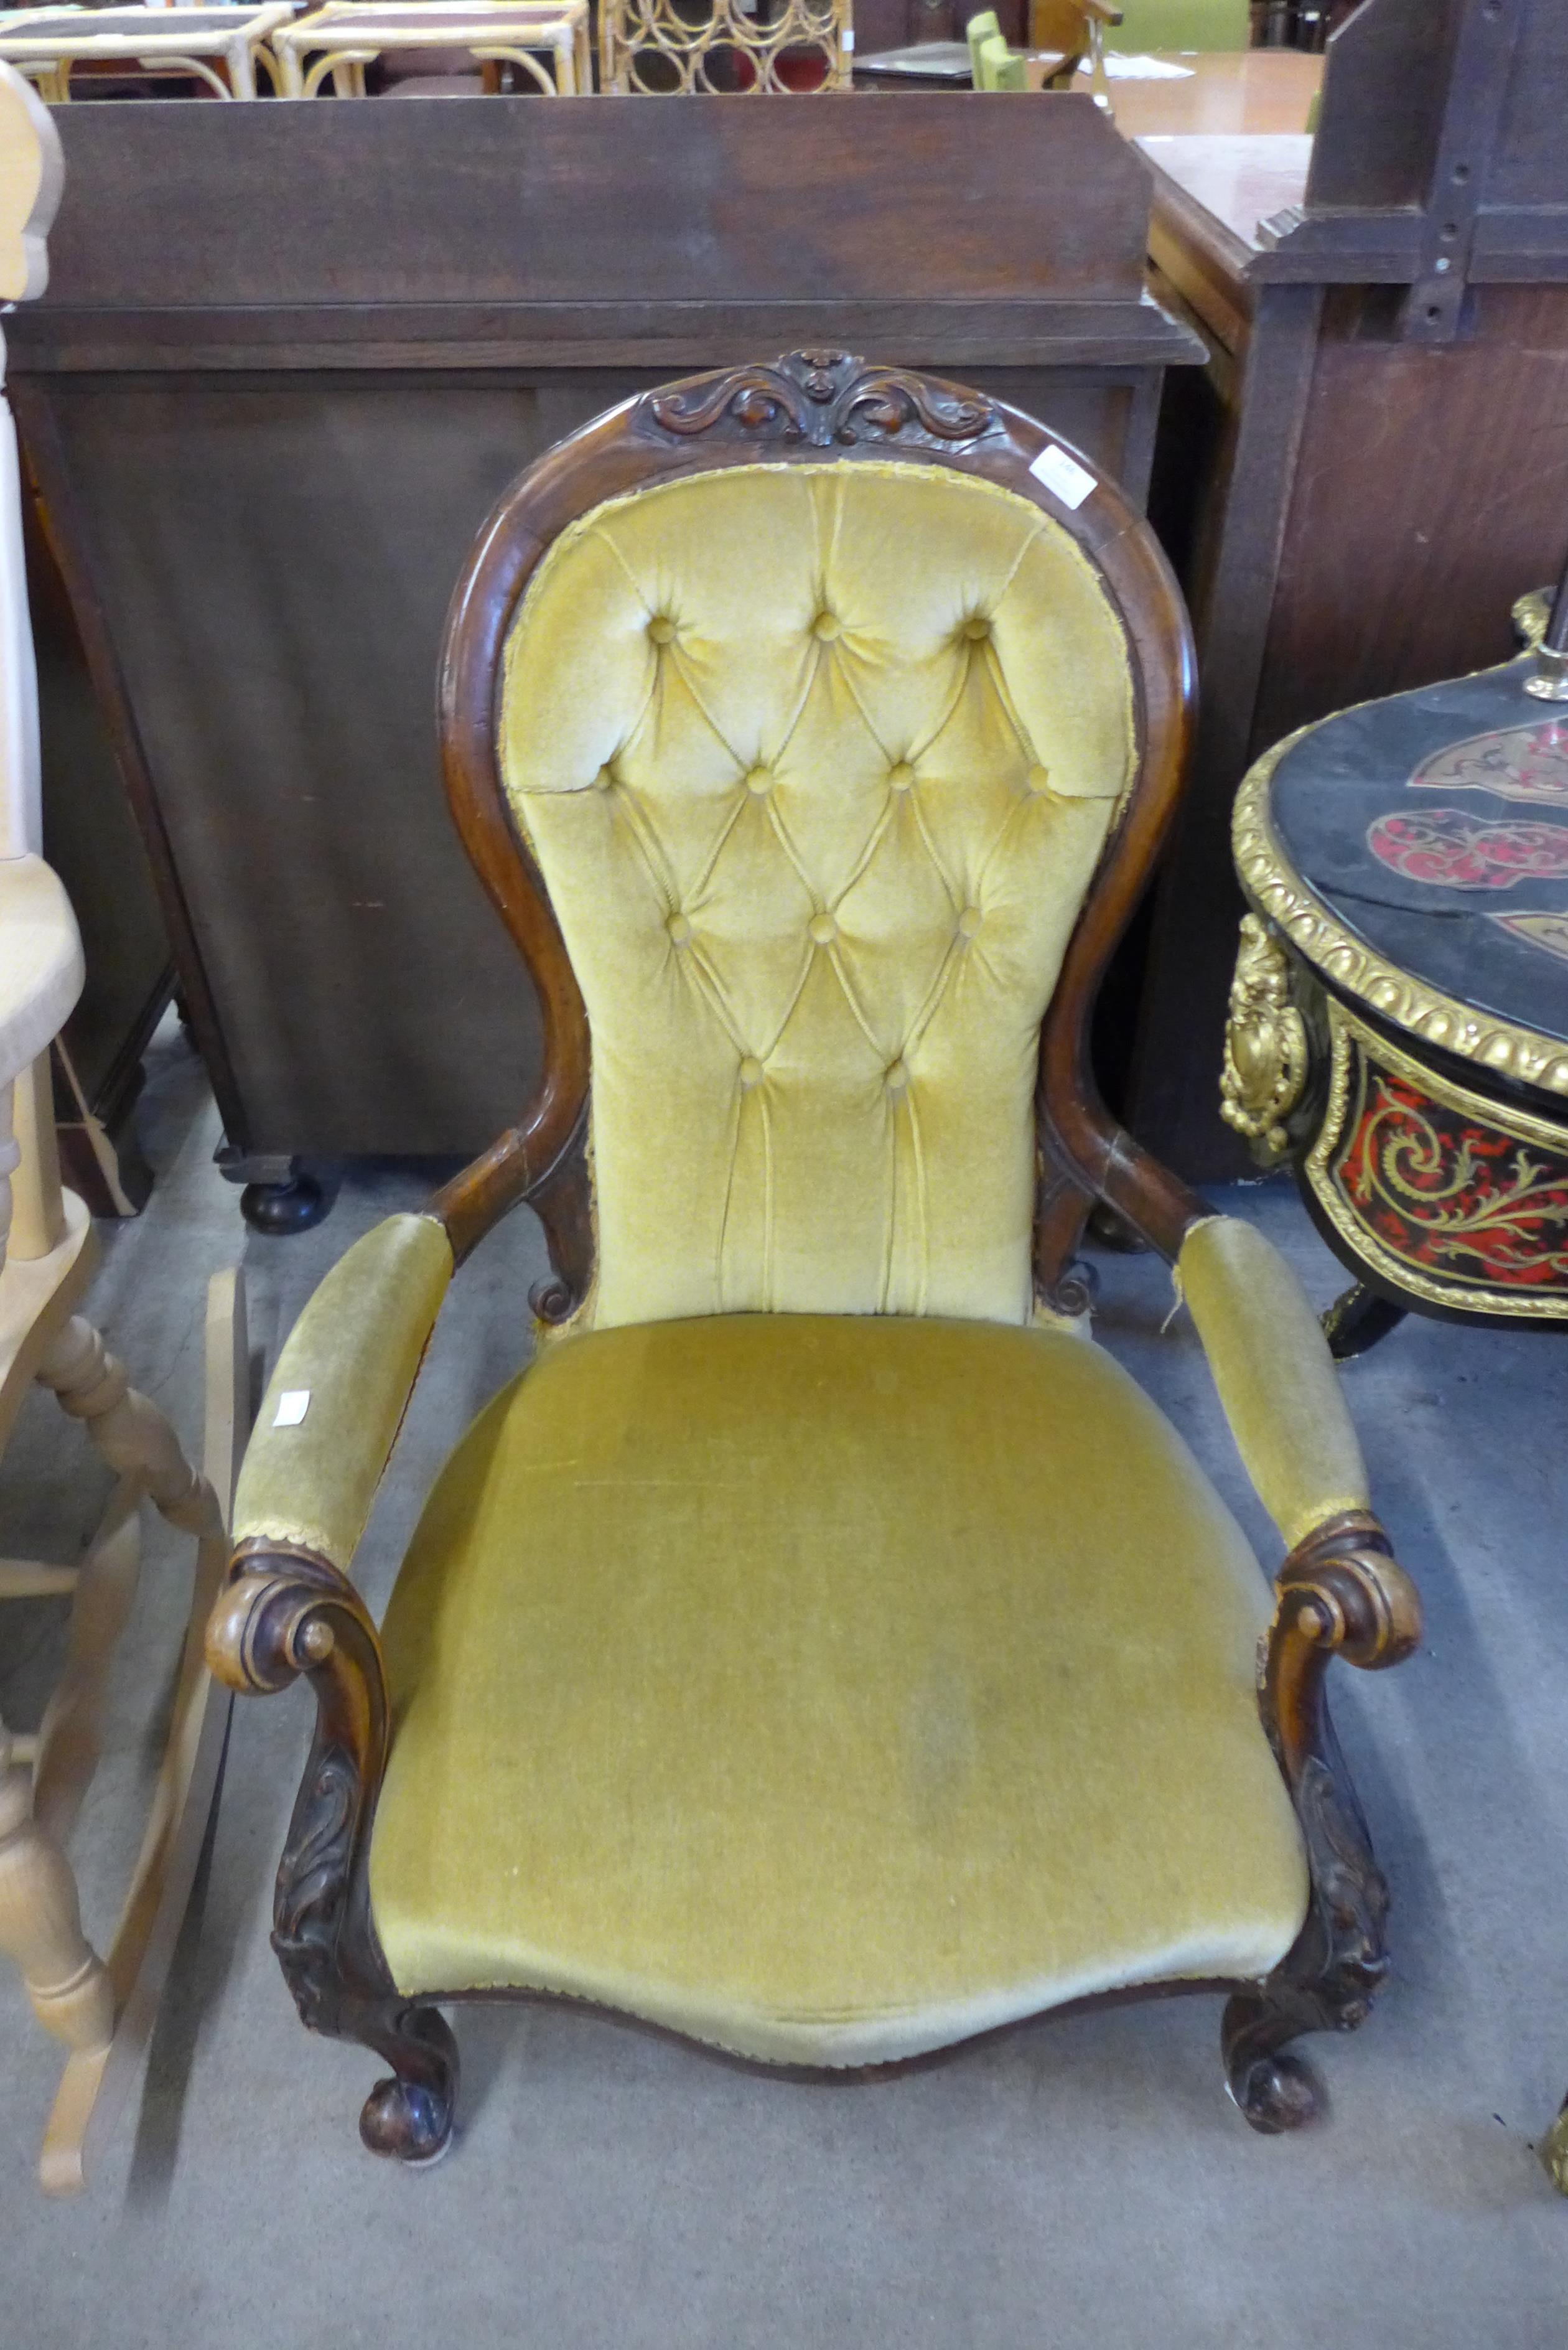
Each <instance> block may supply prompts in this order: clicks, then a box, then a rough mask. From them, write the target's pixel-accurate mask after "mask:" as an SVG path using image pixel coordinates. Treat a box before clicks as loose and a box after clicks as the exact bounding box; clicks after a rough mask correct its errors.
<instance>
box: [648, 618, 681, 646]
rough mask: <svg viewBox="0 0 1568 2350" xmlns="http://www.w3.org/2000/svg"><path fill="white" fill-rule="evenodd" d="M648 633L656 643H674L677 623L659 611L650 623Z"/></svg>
mask: <svg viewBox="0 0 1568 2350" xmlns="http://www.w3.org/2000/svg"><path fill="white" fill-rule="evenodd" d="M648 633H649V636H650V637H651V638H652V639H653V641H654V643H655V644H656V645H668V644H672V643H673V642H674V639H675V623H674V621H673V620H671V619H667V618H666V617H665V615H664V614H663V613H662V612H659V613H657V614H656V615H655V616H654V618H653V619H651V620H649V624H648Z"/></svg>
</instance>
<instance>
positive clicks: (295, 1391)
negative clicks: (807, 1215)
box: [272, 1388, 310, 1428]
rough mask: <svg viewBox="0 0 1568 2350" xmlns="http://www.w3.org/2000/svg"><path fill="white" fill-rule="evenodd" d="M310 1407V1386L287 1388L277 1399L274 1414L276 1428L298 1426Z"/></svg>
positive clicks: (273, 1419) (273, 1422) (273, 1420)
mask: <svg viewBox="0 0 1568 2350" xmlns="http://www.w3.org/2000/svg"><path fill="white" fill-rule="evenodd" d="M309 1409H310V1389H309V1388H285V1389H284V1391H283V1393H282V1395H280V1396H279V1398H278V1399H277V1409H276V1410H275V1412H274V1414H273V1416H272V1424H273V1426H274V1427H275V1428H297V1427H298V1426H299V1423H300V1421H301V1420H302V1419H304V1418H305V1415H306V1412H307V1411H308V1410H309Z"/></svg>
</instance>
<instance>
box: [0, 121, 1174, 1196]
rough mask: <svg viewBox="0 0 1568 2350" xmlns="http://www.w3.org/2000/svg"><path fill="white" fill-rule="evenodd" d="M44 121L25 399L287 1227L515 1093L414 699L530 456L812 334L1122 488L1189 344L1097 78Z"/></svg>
mask: <svg viewBox="0 0 1568 2350" xmlns="http://www.w3.org/2000/svg"><path fill="white" fill-rule="evenodd" d="M981 108H983V109H985V112H984V114H983V115H981V116H979V117H977V115H976V112H975V109H981ZM977 120H979V121H983V123H984V125H985V134H984V136H981V135H978V133H977V128H976V125H977ZM59 125H60V131H61V136H62V140H63V142H64V147H65V155H66V189H65V197H64V201H63V203H62V204H61V208H60V213H59V216H58V220H57V224H56V228H55V232H54V234H53V237H52V239H51V243H50V283H49V286H48V291H47V295H46V296H44V298H43V299H42V300H41V301H39V302H37V303H36V304H32V305H30V306H29V307H28V309H27V311H26V313H25V314H22V315H20V316H18V317H17V318H16V320H15V322H14V325H13V327H12V328H11V330H10V331H9V333H8V337H7V339H8V342H9V346H10V389H11V394H12V398H13V400H14V402H15V406H16V414H17V419H18V422H19V424H20V426H21V430H22V433H23V437H24V441H25V443H26V450H27V453H28V457H29V460H30V462H31V463H32V465H33V467H34V469H35V472H36V475H37V478H38V481H39V484H40V486H41V489H42V492H43V495H44V498H45V500H46V502H47V508H48V512H49V515H50V520H51V526H52V529H53V532H54V535H55V539H56V543H57V551H58V553H59V556H60V560H61V564H62V567H63V569H64V571H65V574H66V577H67V584H68V587H69V590H70V595H71V599H72V604H73V607H74V608H75V611H76V615H77V619H78V625H79V627H80V630H81V635H82V639H83V642H84V644H85V646H86V649H87V654H88V661H89V663H90V666H91V670H92V675H93V681H94V685H95V688H96V691H97V695H98V698H99V703H100V705H101V706H102V708H103V710H104V711H105V712H106V713H107V715H108V718H109V724H110V728H111V732H112V733H113V737H114V742H115V748H116V752H117V754H118V759H119V769H120V773H121V775H122V777H123V779H124V783H125V785H126V788H127V790H128V792H129V794H130V800H131V804H132V805H133V806H134V808H135V810H136V814H137V816H138V818H139V820H140V827H141V832H142V836H143V838H144V839H145V841H146V844H147V847H148V849H149V852H150V855H151V862H152V865H153V868H154V871H155V874H156V877H157V880H158V885H159V889H160V894H161V899H162V905H163V911H164V916H165V919H166V920H167V923H168V928H169V934H170V938H171V943H172V948H173V952H174V957H175V962H176V965H177V968H178V972H179V976H180V980H181V983H182V993H183V995H184V998H185V1000H186V1003H188V1006H189V1010H190V1015H191V1019H192V1024H193V1026H194V1030H195V1034H196V1035H197V1038H198V1040H199V1042H200V1044H201V1046H202V1052H203V1054H204V1055H205V1057H206V1059H207V1062H208V1065H209V1067H210V1068H211V1071H212V1076H213V1085H214V1087H215V1088H216V1092H217V1096H218V1101H219V1105H220V1107H221V1109H222V1113H223V1121H224V1126H225V1129H226V1132H227V1136H228V1140H229V1146H230V1153H229V1159H228V1165H229V1169H230V1171H231V1172H234V1174H235V1175H236V1176H238V1177H240V1178H241V1179H242V1180H247V1181H248V1182H249V1183H250V1184H251V1185H252V1187H253V1188H252V1190H251V1191H249V1192H248V1193H247V1203H248V1205H247V1211H248V1212H250V1213H251V1214H252V1215H253V1217H254V1219H255V1220H256V1221H259V1222H262V1223H263V1224H264V1225H267V1226H269V1228H274V1229H276V1228H284V1227H286V1226H287V1224H288V1223H289V1222H291V1221H293V1222H303V1221H306V1220H307V1219H308V1218H309V1217H310V1216H311V1215H312V1214H313V1213H314V1212H316V1211H317V1208H318V1206H319V1204H320V1203H319V1200H318V1199H317V1198H315V1197H314V1196H313V1194H312V1190H311V1186H310V1183H309V1181H308V1180H304V1181H301V1180H296V1178H297V1176H298V1172H299V1170H296V1169H295V1168H294V1167H293V1166H292V1165H291V1161H293V1160H294V1159H296V1157H300V1156H304V1157H307V1158H308V1157H325V1158H329V1159H342V1158H347V1157H351V1156H357V1155H360V1154H371V1153H391V1154H409V1155H431V1156H437V1155H441V1156H444V1155H447V1154H455V1153H470V1152H473V1151H476V1150H478V1149H481V1148H483V1145H484V1144H485V1143H487V1142H488V1141H489V1140H490V1139H492V1137H493V1135H494V1134H495V1133H497V1132H498V1131H499V1130H500V1129H501V1128H503V1127H504V1125H505V1124H507V1122H508V1121H509V1120H510V1119H511V1118H513V1117H514V1114H515V1111H516V1109H517V1107H518V1105H519V1103H520V1102H521V1101H522V1100H523V1099H524V1097H525V1096H526V1095H527V1093H528V1092H529V1090H530V1089H531V1087H532V1086H533V1084H534V1080H535V1072H536V1067H537V1059H538V1049H539V1046H538V1024H537V1015H536V1012H535V1003H534V1000H533V997H532V994H531V992H530V989H529V985H528V982H527V980H526V978H525V976H524V972H523V969H522V967H521V965H520V963H519V962H518V961H517V958H516V956H515V954H514V951H513V949H512V947H511V945H510V943H509V941H507V939H506V937H505V935H504V931H502V928H501V925H500V923H499V922H498V920H496V918H495V916H494V914H493V912H492V910H491V909H490V907H489V905H488V903H487V902H486V900H485V899H484V898H483V893H482V891H481V889H480V887H479V884H478V882H477V881H476V879H474V877H473V875H472V872H471V870H470V868H469V866H468V863H467V860H466V858H464V856H463V854H462V849H461V848H460V847H459V846H458V843H457V840H456V838H455V837H454V836H453V834H452V829H451V826H450V824H449V821H448V817H447V814H446V808H445V803H444V800H443V797H442V794H441V785H440V781H439V776H438V772H437V766H436V755H435V740H434V728H433V719H432V704H433V692H434V679H435V664H436V653H437V647H438V644H439V640H440V636H441V624H442V619H443V617H444V614H445V609H446V604H447V599H448V597H449V595H450V592H451V589H452V584H453V582H454V580H455V579H456V577H457V573H458V570H459V567H460V566H461V564H462V560H463V558H464V556H465V555H466V552H467V549H468V546H469V545H470V542H471V540H472V536H473V535H474V533H475V531H476V530H477V529H478V527H479V525H480V524H481V523H482V522H483V518H484V515H486V513H487V512H488V510H489V508H490V507H491V505H492V504H493V502H494V501H495V499H496V498H497V497H498V496H499V494H500V493H501V492H502V490H503V489H504V487H505V486H506V485H507V484H508V483H509V482H510V481H511V480H512V479H513V478H514V475H515V474H516V473H518V472H519V471H520V470H521V469H522V468H523V467H524V465H525V464H527V463H529V461H530V460H531V459H532V458H534V457H535V456H536V455H537V454H538V453H539V452H541V451H542V450H543V449H545V447H547V446H548V445H549V443H550V442H553V441H555V440H556V439H557V438H558V437H559V436H560V435H561V434H563V433H565V432H568V431H570V430H571V429H572V428H573V427H574V426H576V425H577V424H578V423H580V422H582V421H585V420H586V419H587V418H588V417H590V416H592V415H593V414H595V413H596V412H597V411H599V410H601V409H603V408H605V407H607V406H608V405H610V404H611V403H612V402H614V401H615V400H618V399H621V398H623V397H625V396H626V395H627V394H628V393H629V392H631V391H634V390H638V389H639V388H641V387H643V386H646V385H649V384H651V383H656V382H658V381H659V380H664V379H667V378H669V377H671V376H675V375H679V374H680V373H682V372H687V371H691V370H694V369H699V368H702V367H709V366H713V365H717V364H720V363H722V362H724V361H730V360H738V359H755V358H768V357H772V356H774V354H776V353H777V352H779V351H781V350H784V349H788V348H794V347H799V346H802V345H807V346H815V345H826V346H835V347H838V348H847V349H851V350H855V351H857V352H861V353H864V354H865V355H867V356H868V357H870V358H874V359H881V360H891V361H903V362H909V363H916V364H919V365H922V366H926V367H929V368H931V369H935V370H937V371H938V372H940V373H945V374H947V375H950V376H952V377H956V378H959V379H961V380H971V381H973V382H976V383H978V384H980V385H981V386H983V387H984V388H986V389H987V390H991V391H992V392H994V393H996V394H997V395H999V396H1000V397H1002V398H1004V399H1007V400H1013V401H1016V402H1017V403H1018V404H1019V405H1021V406H1022V407H1023V408H1025V409H1028V410H1030V411H1032V412H1033V413H1035V414H1038V415H1040V416H1042V417H1044V419H1045V420H1046V421H1049V422H1050V423H1051V424H1052V425H1053V426H1054V428H1055V429H1056V431H1057V432H1060V433H1061V434H1062V435H1063V436H1064V438H1066V439H1067V440H1069V441H1072V442H1076V443H1078V444H1079V445H1081V446H1082V447H1083V448H1085V450H1086V451H1088V452H1090V453H1091V454H1092V455H1093V456H1094V457H1096V459H1097V460H1098V461H1100V462H1101V463H1105V464H1106V465H1108V466H1109V467H1110V468H1111V469H1112V470H1113V471H1114V472H1116V473H1118V474H1119V475H1120V476H1121V478H1122V479H1123V481H1124V482H1125V483H1126V484H1127V485H1128V487H1129V489H1130V490H1131V492H1132V494H1133V495H1134V496H1135V497H1139V498H1141V496H1142V495H1143V493H1144V490H1145V487H1146V484H1147V478H1148V473H1149V466H1150V461H1151V456H1152V451H1153V441H1154V432H1155V426H1156V421H1157V416H1158V406H1159V399H1160V391H1161V386H1162V382H1163V380H1164V376H1165V372H1166V370H1167V369H1168V367H1169V366H1170V365H1171V364H1172V363H1178V364H1192V363H1196V362H1198V361H1199V360H1201V359H1202V356H1203V345H1202V343H1201V341H1200V340H1199V338H1198V337H1197V335H1196V334H1195V333H1194V332H1193V331H1192V330H1191V328H1189V327H1187V326H1185V325H1179V324H1177V323H1176V322H1175V321H1174V320H1173V319H1172V318H1171V317H1169V316H1168V315H1167V313H1166V312H1165V311H1163V310H1162V309H1161V308H1160V307H1158V305H1157V304H1156V303H1155V302H1154V301H1153V300H1152V299H1151V298H1150V297H1149V296H1148V295H1147V291H1146V289H1145V285H1144V273H1145V251H1146V244H1147V228H1148V202H1149V196H1148V186H1149V183H1148V176H1147V172H1146V170H1145V168H1144V166H1143V165H1142V164H1141V163H1140V162H1139V161H1138V160H1137V156H1136V155H1135V154H1134V153H1133V151H1132V150H1131V149H1130V148H1129V147H1127V145H1126V143H1125V142H1124V141H1123V140H1120V139H1118V138H1117V137H1116V133H1115V132H1114V131H1113V130H1111V129H1110V128H1109V127H1108V126H1107V125H1106V123H1105V122H1103V121H1102V120H1101V119H1100V118H1099V116H1098V114H1097V112H1096V108H1095V106H1094V104H1093V102H1092V100H1091V99H1088V98H1086V97H1078V96H1070V97H1067V96H1064V97H1051V98H1042V99H1033V100H1031V101H1028V102H1022V101H1020V102H1010V103H1006V104H1002V103H999V102H998V101H997V100H995V99H987V98H975V97H967V96H966V97H947V96H940V95H939V96H930V97H928V96H919V95H912V96H910V97H909V98H907V99H904V100H902V101H901V102H900V103H899V104H898V106H885V105H872V104H862V103H860V102H858V101H857V100H856V99H848V98H845V99H835V100H826V99H825V100H822V101H820V102H818V101H811V102H806V101H804V100H795V99H722V98H701V99H664V100H659V101H651V100H649V101H646V102H645V101H643V100H641V99H635V98H627V99H621V98H595V99H561V100H556V101H552V102H551V103H549V104H547V105H545V104H538V103H535V102H533V101H530V100H528V99H504V98H486V99H478V98H474V99H467V98H464V99H443V100H441V102H440V103H436V102H433V101H432V102H429V103H419V102H414V101H410V102H409V103H407V104H403V105H393V104H367V105H334V104H330V103H322V104H310V105H295V106H285V105H260V106H247V107H240V106H233V107H216V106H212V107H208V106H191V105H183V106H182V105H178V104H158V103H155V102H154V103H148V104H142V105H136V106H113V107H110V106H102V107H80V108H75V107H73V108H71V109H65V110H63V111H62V113H61V115H60V117H59Z"/></svg>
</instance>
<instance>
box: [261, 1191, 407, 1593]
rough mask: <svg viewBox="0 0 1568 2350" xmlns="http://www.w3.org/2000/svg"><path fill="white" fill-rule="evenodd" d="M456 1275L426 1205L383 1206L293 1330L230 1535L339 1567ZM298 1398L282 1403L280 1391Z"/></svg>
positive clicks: (358, 1530) (350, 1551) (363, 1516)
mask: <svg viewBox="0 0 1568 2350" xmlns="http://www.w3.org/2000/svg"><path fill="white" fill-rule="evenodd" d="M451 1279H452V1243H451V1242H450V1241H449V1240H448V1238H447V1236H446V1233H445V1232H444V1231H443V1230H442V1228H441V1225H440V1224H439V1223H438V1222H436V1221H435V1219H434V1218H433V1217H431V1216H411V1215H401V1216H389V1217H388V1218H387V1220H386V1222H384V1223H380V1224H378V1225H377V1226H376V1228H375V1230H374V1231H373V1232H367V1233H366V1234H365V1236H364V1238H363V1239H362V1240H358V1241H356V1242H355V1243H354V1245H353V1247H352V1248H351V1249H349V1250H348V1253H346V1254H345V1255H344V1256H343V1257H341V1258H340V1259H339V1260H338V1262H337V1264H335V1265H334V1266H333V1268H332V1270H331V1272H330V1273H329V1274H327V1278H326V1280H325V1281H323V1282H322V1284H320V1286H319V1288H318V1289H317V1291H316V1293H315V1295H314V1296H313V1297H312V1298H311V1300H310V1302H309V1304H308V1305H306V1309H305V1311H304V1313H303V1314H302V1315H300V1317H299V1319H298V1321H297V1322H296V1324H295V1326H294V1328H293V1329H292V1330H291V1331H290V1333H289V1335H288V1338H287V1341H286V1344H285V1347H284V1349H283V1352H282V1354H281V1355H280V1356H279V1357H278V1363H277V1368H276V1369H275V1371H274V1373H273V1375H272V1378H271V1381H270V1383H269V1385H268V1387H267V1391H266V1395H265V1399H264V1400H263V1403H262V1408H261V1415H260V1418H259V1419H258V1420H257V1422H256V1429H255V1433H254V1436H253V1437H252V1438H251V1440H250V1443H249V1445H248V1446H247V1448H246V1451H245V1457H244V1464H243V1466H242V1467H241V1470H240V1476H239V1482H238V1485H237V1487H236V1488H235V1492H234V1544H235V1547H236V1548H239V1547H240V1546H241V1545H243V1544H265V1545H266V1546H267V1547H269V1548H277V1549H284V1550H289V1551H304V1552H306V1553H308V1554H310V1555H312V1556H314V1557H316V1558H318V1559H323V1560H326V1561H327V1562H329V1563H330V1565H333V1566H336V1567H337V1568H339V1569H340V1570H347V1568H348V1562H349V1560H350V1559H351V1558H352V1557H353V1555H354V1548H355V1545H356V1544H357V1543H358V1539H359V1536H360V1534H362V1533H363V1532H364V1528H365V1521H366V1520H367V1518H369V1514H370V1505H371V1503H372V1502H373V1501H374V1500H375V1498H376V1488H377V1486H378V1485H379V1483H380V1482H381V1471H383V1469H384V1468H385V1467H386V1465H387V1461H388V1458H389V1455H390V1452H391V1450H392V1446H393V1444H394V1443H395V1442H396V1440H397V1435H398V1430H399V1428H400V1426H401V1424H402V1418H403V1413H404V1411H405V1410H406V1409H407V1408H408V1401H409V1398H410V1394H411V1393H412V1392H413V1386H414V1381H415V1379H416V1378H418V1376H419V1368H420V1364H421V1361H422V1359H423V1357H424V1351H425V1348H426V1347H427V1345H428V1344H429V1342H430V1336H431V1331H432V1330H433V1328H434V1327H435V1319H436V1315H437V1314H438V1313H439V1312H440V1310H441V1299H442V1298H443V1297H444V1296H445V1295H446V1290H447V1284H448V1283H449V1282H450V1281H451ZM285 1396H289V1397H291V1398H293V1399H298V1398H301V1397H303V1398H305V1399H306V1401H305V1402H304V1404H303V1407H301V1405H300V1404H299V1403H298V1402H297V1401H295V1402H294V1403H292V1405H291V1406H289V1407H286V1408H285V1409H284V1410H283V1413H282V1419H281V1424H280V1417H279V1407H280V1404H281V1403H282V1399H283V1398H284V1397H285Z"/></svg>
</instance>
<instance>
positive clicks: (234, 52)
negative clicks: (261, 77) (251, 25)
mask: <svg viewBox="0 0 1568 2350" xmlns="http://www.w3.org/2000/svg"><path fill="white" fill-rule="evenodd" d="M226 61H227V64H228V68H229V88H230V89H231V90H232V91H233V93H234V97H235V98H254V96H255V94H256V68H255V59H254V57H252V55H251V47H250V42H249V40H248V39H246V40H243V41H231V42H230V43H229V47H228V56H227V60H226Z"/></svg>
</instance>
